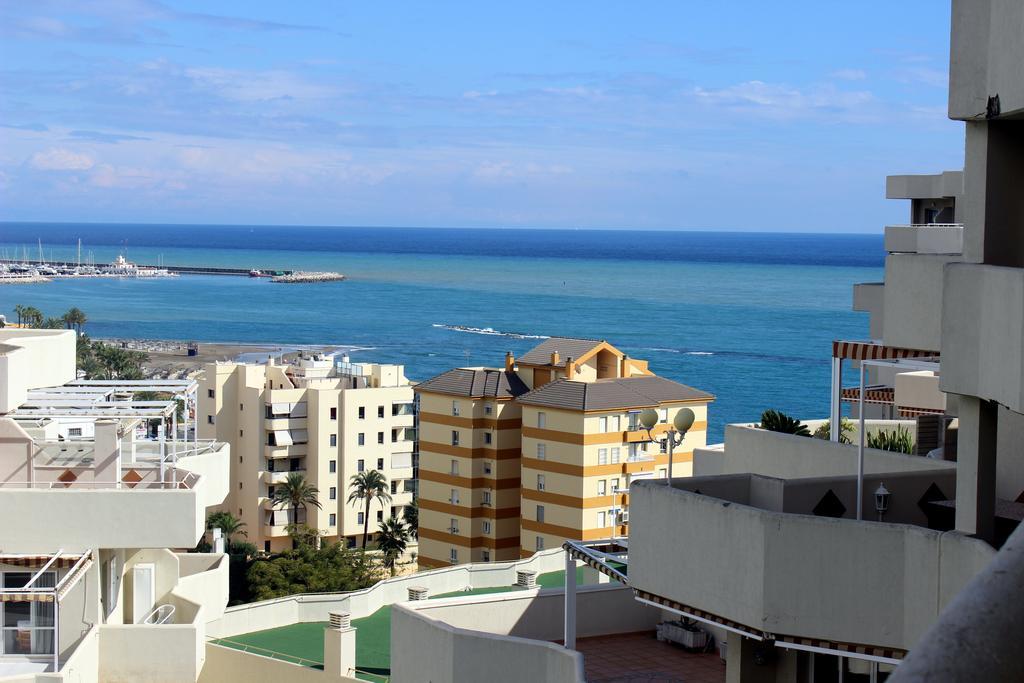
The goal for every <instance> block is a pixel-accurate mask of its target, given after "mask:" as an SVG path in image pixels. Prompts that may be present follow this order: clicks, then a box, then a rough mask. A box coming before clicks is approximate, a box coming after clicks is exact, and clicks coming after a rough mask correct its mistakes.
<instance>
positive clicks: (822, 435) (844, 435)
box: [814, 417, 854, 443]
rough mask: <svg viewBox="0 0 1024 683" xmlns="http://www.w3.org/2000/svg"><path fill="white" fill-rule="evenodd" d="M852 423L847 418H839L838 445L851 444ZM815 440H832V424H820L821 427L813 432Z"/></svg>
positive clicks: (825, 422)
mask: <svg viewBox="0 0 1024 683" xmlns="http://www.w3.org/2000/svg"><path fill="white" fill-rule="evenodd" d="M853 430H854V427H853V422H852V421H851V420H850V419H849V418H847V417H841V418H839V443H853V439H851V438H850V435H851V434H853ZM814 438H815V439H825V440H826V441H828V440H829V439H831V438H832V423H831V421H829V420H825V421H824V422H822V423H821V426H820V427H818V428H817V429H815V430H814Z"/></svg>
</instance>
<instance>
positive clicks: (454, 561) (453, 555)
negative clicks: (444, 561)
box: [448, 548, 459, 564]
mask: <svg viewBox="0 0 1024 683" xmlns="http://www.w3.org/2000/svg"><path fill="white" fill-rule="evenodd" d="M448 559H450V560H451V562H452V564H458V563H459V551H458V550H456V549H455V548H452V549H451V553H450V554H449V555H448Z"/></svg>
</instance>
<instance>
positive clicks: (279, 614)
mask: <svg viewBox="0 0 1024 683" xmlns="http://www.w3.org/2000/svg"><path fill="white" fill-rule="evenodd" d="M564 567H565V559H564V556H563V554H562V551H561V549H560V548H556V549H552V550H548V551H544V552H542V553H537V554H535V555H533V556H532V557H530V558H528V559H525V560H520V561H518V562H495V563H481V564H463V565H455V566H452V567H445V568H442V569H434V570H431V571H427V572H420V573H418V574H410V575H407V576H397V577H395V578H392V579H387V580H385V581H381V582H380V583H377V584H375V585H373V586H371V587H370V588H365V589H363V590H360V591H352V592H350V593H313V594H306V595H293V596H289V597H286V598H277V599H274V600H264V601H262V602H254V603H250V604H247V605H236V606H234V607H229V608H227V609H226V610H224V615H223V617H222V618H221V619H219V620H217V621H211V623H210V624H209V625H208V627H207V631H208V633H209V634H210V636H211V637H217V638H228V637H231V636H234V635H238V634H240V633H249V632H252V631H262V630H264V629H268V628H275V627H277V626H285V625H287V624H294V623H297V622H309V621H327V615H328V613H329V612H338V611H343V612H349V613H351V615H352V618H353V619H359V618H362V617H365V616H368V615H370V614H373V613H374V612H376V611H377V610H378V609H380V608H381V607H383V606H385V605H391V604H394V603H396V602H403V601H405V600H407V599H408V596H409V587H410V586H424V587H426V588H428V589H429V594H430V595H440V594H443V593H452V592H455V591H459V590H464V589H466V588H491V587H496V586H511V585H512V584H514V583H515V581H516V570H517V569H532V570H534V571H536V572H537V573H538V574H543V573H547V572H552V571H558V570H560V569H564Z"/></svg>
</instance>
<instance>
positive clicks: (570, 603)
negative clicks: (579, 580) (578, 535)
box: [565, 550, 576, 650]
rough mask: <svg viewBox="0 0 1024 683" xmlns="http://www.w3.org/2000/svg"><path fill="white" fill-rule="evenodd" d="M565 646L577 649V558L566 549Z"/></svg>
mask: <svg viewBox="0 0 1024 683" xmlns="http://www.w3.org/2000/svg"><path fill="white" fill-rule="evenodd" d="M565 647H566V649H569V650H575V649H576V560H574V559H573V558H572V555H570V554H569V551H568V550H566V551H565Z"/></svg>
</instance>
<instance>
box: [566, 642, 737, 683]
mask: <svg viewBox="0 0 1024 683" xmlns="http://www.w3.org/2000/svg"><path fill="white" fill-rule="evenodd" d="M576 649H577V650H579V651H580V652H581V653H583V664H584V666H585V667H586V671H587V681H588V682H589V683H724V681H725V663H724V662H722V660H721V658H720V657H719V656H718V652H717V651H715V652H713V653H711V654H693V653H690V652H687V651H686V650H684V649H682V648H681V647H679V646H678V645H671V644H669V643H660V642H658V640H657V638H655V637H654V632H653V631H652V632H651V633H650V634H647V633H631V634H626V635H620V636H600V637H597V638H580V639H579V640H577V641H576Z"/></svg>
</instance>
